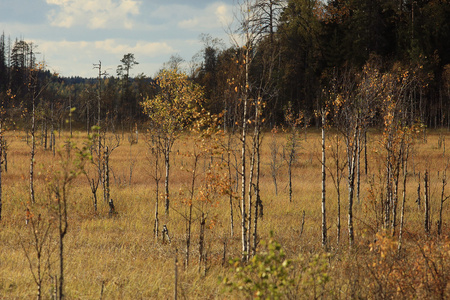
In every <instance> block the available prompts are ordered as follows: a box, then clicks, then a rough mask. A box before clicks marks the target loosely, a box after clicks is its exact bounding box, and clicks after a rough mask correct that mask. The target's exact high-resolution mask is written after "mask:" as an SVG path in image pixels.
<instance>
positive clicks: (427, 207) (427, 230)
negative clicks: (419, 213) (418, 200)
mask: <svg viewBox="0 0 450 300" xmlns="http://www.w3.org/2000/svg"><path fill="white" fill-rule="evenodd" d="M424 189H425V194H424V206H425V217H424V229H425V233H426V234H427V235H428V234H430V194H429V193H430V191H429V178H428V171H425V176H424Z"/></svg>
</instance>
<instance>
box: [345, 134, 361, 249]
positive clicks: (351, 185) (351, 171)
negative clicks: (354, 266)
mask: <svg viewBox="0 0 450 300" xmlns="http://www.w3.org/2000/svg"><path fill="white" fill-rule="evenodd" d="M358 131H359V127H358V126H356V129H355V133H354V136H353V141H352V142H351V141H349V138H350V139H351V137H347V151H348V153H347V158H348V239H349V246H350V247H353V243H354V240H355V236H354V231H353V198H354V191H355V168H356V152H357V151H359V150H358V143H357V141H356V139H357V138H358Z"/></svg>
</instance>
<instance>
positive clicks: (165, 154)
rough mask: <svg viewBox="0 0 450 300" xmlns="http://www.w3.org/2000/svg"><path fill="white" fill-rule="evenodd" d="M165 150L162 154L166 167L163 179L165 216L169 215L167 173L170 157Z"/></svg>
mask: <svg viewBox="0 0 450 300" xmlns="http://www.w3.org/2000/svg"><path fill="white" fill-rule="evenodd" d="M169 151H170V150H168V149H167V148H166V150H165V153H164V164H165V166H166V176H165V178H164V201H165V204H164V205H165V211H166V215H168V214H169V172H170V160H169V159H170V156H169Z"/></svg>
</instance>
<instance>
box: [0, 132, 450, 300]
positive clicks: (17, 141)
mask: <svg viewBox="0 0 450 300" xmlns="http://www.w3.org/2000/svg"><path fill="white" fill-rule="evenodd" d="M288 136H289V133H286V132H282V131H279V132H276V133H273V132H270V131H269V132H265V133H264V134H263V139H262V146H261V147H262V148H261V165H260V167H261V171H260V174H261V175H260V197H261V201H262V205H263V212H262V214H261V217H260V218H259V219H258V229H257V232H258V233H257V234H258V237H257V240H258V241H259V244H258V246H257V251H256V252H257V254H258V255H259V256H256V258H255V259H253V260H250V261H249V262H248V263H245V264H241V263H240V262H239V261H238V260H236V261H234V263H232V264H230V263H229V261H230V260H231V259H235V258H236V259H239V258H241V257H242V253H241V249H242V248H241V223H240V221H241V214H240V210H239V207H240V206H239V205H240V199H239V198H240V188H241V186H240V182H239V178H240V177H239V176H238V175H239V170H240V161H241V158H240V155H241V154H240V144H239V140H238V137H237V136H236V137H232V140H231V142H230V144H229V145H231V146H232V147H231V148H230V149H231V150H230V151H229V152H227V151H224V148H225V146H224V145H228V144H227V141H228V138H229V137H228V136H226V135H225V136H222V135H217V136H214V137H211V138H209V137H203V138H202V137H200V136H196V135H194V134H183V135H182V136H180V137H179V138H178V139H177V140H176V141H175V144H174V146H173V149H172V152H171V157H170V176H169V182H170V185H169V187H170V194H169V195H170V196H169V199H170V208H169V213H168V214H166V213H165V211H164V199H163V198H164V195H163V193H164V192H163V190H164V166H163V161H162V160H160V161H159V165H158V167H159V168H158V170H159V173H158V174H159V175H160V176H161V179H160V181H159V185H158V187H159V200H158V202H159V208H158V210H159V217H158V220H159V222H158V226H159V227H158V237H157V238H156V237H155V232H154V230H155V204H156V203H155V199H156V195H155V191H156V181H155V175H154V174H155V170H156V169H155V167H156V165H155V155H154V153H152V151H151V148H150V147H149V140H148V137H146V136H145V134H141V133H140V134H139V135H138V136H136V134H135V133H119V134H117V135H116V136H114V135H113V134H112V133H109V134H108V137H107V138H106V139H105V141H109V142H110V143H116V142H117V140H120V144H119V145H118V147H116V148H115V149H113V151H111V153H110V160H109V169H110V170H109V180H110V197H111V198H112V199H113V200H114V213H110V210H111V208H110V206H109V204H108V203H106V202H105V201H104V198H103V190H102V184H101V183H100V184H99V187H98V189H97V191H96V196H97V198H98V205H97V211H95V207H94V200H93V199H94V198H93V193H92V190H91V185H90V181H89V180H92V179H93V178H95V177H96V176H97V173H96V172H97V167H96V166H95V165H94V164H92V163H91V162H90V161H89V157H85V158H83V159H81V160H80V158H79V156H78V155H77V151H76V149H72V150H70V153H69V151H68V150H67V149H68V148H67V144H65V141H67V140H68V139H69V133H67V132H65V133H62V136H60V137H59V136H58V135H57V136H56V145H57V149H58V151H56V153H55V154H54V153H53V151H52V150H50V149H47V150H45V149H44V146H43V143H41V142H42V141H41V139H40V138H38V139H37V142H38V146H37V149H36V156H35V162H34V176H35V182H34V189H35V203H31V202H30V184H29V177H30V146H29V145H27V138H26V134H25V133H24V132H13V131H9V132H6V140H7V146H8V148H7V149H8V150H7V160H6V162H7V170H5V169H4V170H3V172H2V177H1V179H2V188H3V193H2V204H3V205H2V211H1V218H2V219H1V222H0V299H32V298H35V297H36V295H37V293H38V286H39V285H40V286H42V291H41V296H42V298H43V299H50V298H52V296H53V295H54V294H55V290H56V286H55V283H56V282H57V276H59V275H58V274H59V263H60V259H61V257H60V256H59V254H58V251H59V250H58V249H59V220H60V218H59V217H60V214H61V212H60V211H59V210H58V199H59V198H58V197H63V195H62V194H61V191H62V190H63V189H62V187H64V184H63V183H64V182H65V180H64V176H65V175H68V176H73V179H72V177H71V180H70V181H69V180H67V181H66V183H67V185H66V186H65V187H66V189H65V196H66V199H67V224H68V227H67V234H66V235H65V236H64V251H63V258H64V291H65V295H66V298H68V299H169V298H174V297H179V298H181V299H216V298H217V299H242V298H251V297H257V296H258V295H260V296H261V297H262V298H264V297H269V298H270V297H272V296H273V297H274V295H279V296H280V298H282V299H314V298H325V299H351V298H369V299H392V298H422V299H444V298H449V297H450V287H449V285H448V282H450V241H449V239H448V235H449V232H450V230H449V201H445V200H447V198H448V197H449V196H450V187H446V182H447V181H446V180H447V179H446V177H445V176H446V170H447V169H448V166H449V158H450V156H449V154H450V148H449V147H448V146H447V148H448V149H446V141H450V133H449V132H448V131H447V130H442V131H428V132H427V134H426V135H425V134H420V135H419V136H417V137H416V138H415V140H414V142H413V143H412V144H413V146H412V148H411V149H412V150H411V152H410V156H409V158H408V166H407V170H406V174H407V177H406V178H407V181H406V185H403V173H402V172H403V168H402V167H400V166H399V168H401V170H402V171H400V172H399V174H400V175H399V177H398V178H399V182H400V183H399V184H398V189H397V190H396V191H394V192H395V193H396V195H398V197H397V198H398V201H397V202H396V203H397V204H398V215H397V217H396V218H397V219H396V220H397V221H396V222H397V223H396V224H395V226H393V227H392V228H395V230H392V228H391V229H389V230H385V229H384V228H385V227H384V224H385V223H384V222H385V220H384V217H383V211H384V206H383V205H384V204H383V203H384V202H383V199H384V198H385V195H386V190H385V188H384V187H385V182H386V176H385V169H386V167H385V153H384V149H383V147H382V146H381V144H380V140H381V134H380V133H378V132H375V131H369V133H368V134H367V149H366V151H363V152H362V153H361V163H360V174H361V175H360V176H361V177H360V188H359V191H360V192H359V199H358V197H357V194H356V193H355V204H354V207H353V209H354V211H353V214H354V215H353V218H354V232H355V242H354V245H353V247H349V239H348V230H347V212H348V188H347V179H346V174H347V169H346V167H345V165H343V172H344V173H343V174H342V176H341V183H340V222H341V228H340V238H339V241H338V227H337V224H338V221H337V220H338V203H337V190H336V186H335V184H334V183H335V181H334V180H335V179H336V173H335V171H336V167H335V161H334V159H333V157H336V155H335V154H336V153H339V154H340V160H341V161H340V162H341V163H344V162H345V161H346V156H345V149H346V148H345V143H344V142H343V141H342V140H341V142H340V150H339V151H336V140H335V138H334V137H335V136H336V133H335V132H329V133H327V136H328V139H327V141H326V143H327V148H326V149H327V167H328V170H327V180H326V209H327V211H326V218H327V233H328V235H327V249H324V247H323V246H322V228H321V225H322V211H321V191H322V187H321V183H322V181H321V178H322V168H321V167H322V166H321V135H320V132H319V131H318V130H315V129H308V131H307V132H304V131H301V132H300V135H299V146H298V148H297V149H296V154H295V161H294V162H293V165H292V201H290V199H289V177H288V164H287V162H288V154H287V140H288ZM71 142H73V145H75V146H76V147H78V148H79V149H81V148H82V147H83V146H86V145H88V143H89V139H88V138H87V134H86V133H85V132H78V131H74V133H73V137H72V139H71ZM105 143H106V142H105ZM65 145H66V146H65ZM115 145H116V144H115ZM85 150H86V149H85ZM88 150H89V149H87V150H86V151H85V152H86V153H89V151H88ZM228 154H230V155H229V156H228ZM366 155H367V166H366V163H365V161H366V160H365V158H366ZM228 157H229V158H230V162H229V163H230V164H228ZM78 162H79V164H78ZM247 163H250V159H248V160H247ZM3 167H5V165H3ZM78 167H80V168H78ZM228 167H230V168H228ZM194 169H195V172H193V171H194ZM230 170H231V173H229V171H230ZM366 170H367V173H366ZM83 171H84V172H85V173H83ZM425 172H428V174H427V176H426V178H427V181H428V186H429V188H426V186H425V183H424V178H425ZM230 175H231V179H232V180H231V184H230V181H229V180H228V179H229V176H230ZM66 178H67V177H66ZM275 180H276V184H275ZM55 187H56V188H55ZM230 187H231V190H232V194H231V196H232V197H231V199H232V205H231V206H230ZM275 187H276V188H275ZM404 187H405V190H406V196H405V206H404V220H403V223H404V224H403V228H402V229H403V232H402V243H401V245H400V247H399V228H400V222H401V218H400V215H401V210H402V199H403V198H402V197H403V196H402V193H403V190H404ZM56 190H57V191H59V192H60V193H59V194H58V193H55V191H56ZM55 195H56V196H55ZM425 198H427V199H425ZM418 200H420V201H418ZM424 201H428V202H429V213H430V220H429V232H428V233H426V232H425V229H424V218H425V216H424V215H425V210H424V206H425V202H424ZM441 202H442V203H443V205H442V214H441V215H442V221H441V222H440V209H441ZM191 208H192V211H191V213H190V209H191ZM252 209H254V208H252ZM231 210H232V212H233V224H234V228H233V235H231V224H230V213H231ZM260 212H261V211H260ZM252 213H253V212H252ZM189 216H190V218H189ZM252 218H253V217H252ZM189 219H190V220H191V224H192V225H191V229H190V231H191V239H190V246H189V254H188V255H189V264H187V263H186V252H187V250H186V249H187V246H186V241H187V232H188V224H189V222H188V221H189ZM164 225H165V228H167V231H168V236H167V234H166V232H163V226H164ZM439 226H440V227H439ZM438 228H440V229H439V230H438ZM271 232H272V233H273V234H272V235H271ZM268 240H270V241H269V242H267V243H266V242H264V243H261V242H260V241H268ZM277 245H280V246H281V248H282V249H283V250H282V251H281V252H280V251H279V248H277ZM39 246H40V247H39ZM325 250H326V251H325ZM245 266H246V267H245ZM39 283H40V284H39ZM175 286H176V291H175ZM258 293H260V294H258Z"/></svg>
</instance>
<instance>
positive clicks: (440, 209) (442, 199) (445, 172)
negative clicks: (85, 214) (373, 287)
mask: <svg viewBox="0 0 450 300" xmlns="http://www.w3.org/2000/svg"><path fill="white" fill-rule="evenodd" d="M446 185H447V170H445V171H444V172H443V175H442V191H441V201H440V204H439V221H438V228H437V231H438V232H437V233H438V235H441V234H442V211H443V210H444V202H445V201H446V200H447V199H448V198H449V197H448V196H445V186H446ZM0 187H1V186H0Z"/></svg>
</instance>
